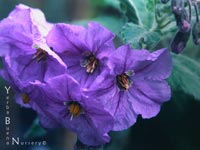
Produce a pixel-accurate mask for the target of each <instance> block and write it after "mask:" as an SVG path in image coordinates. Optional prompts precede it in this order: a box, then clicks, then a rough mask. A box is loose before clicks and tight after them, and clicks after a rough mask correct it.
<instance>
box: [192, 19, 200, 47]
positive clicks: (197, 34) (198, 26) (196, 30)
mask: <svg viewBox="0 0 200 150" xmlns="http://www.w3.org/2000/svg"><path fill="white" fill-rule="evenodd" d="M192 38H193V42H194V44H196V45H199V44H200V22H195V24H194V25H193V28H192Z"/></svg>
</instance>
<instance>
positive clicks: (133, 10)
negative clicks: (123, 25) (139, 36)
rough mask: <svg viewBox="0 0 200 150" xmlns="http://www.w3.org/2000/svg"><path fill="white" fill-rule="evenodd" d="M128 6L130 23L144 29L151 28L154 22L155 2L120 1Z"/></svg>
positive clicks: (149, 0) (139, 0) (127, 12)
mask: <svg viewBox="0 0 200 150" xmlns="http://www.w3.org/2000/svg"><path fill="white" fill-rule="evenodd" d="M120 1H121V3H122V4H123V5H125V6H126V16H127V17H128V19H129V21H131V22H133V23H135V24H138V25H140V26H143V27H148V28H151V27H152V25H153V22H154V2H153V0H148V1H147V0H120Z"/></svg>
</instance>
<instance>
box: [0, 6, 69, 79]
mask: <svg viewBox="0 0 200 150" xmlns="http://www.w3.org/2000/svg"><path fill="white" fill-rule="evenodd" d="M51 27H52V25H51V24H49V23H48V22H46V20H45V18H44V15H43V13H42V12H41V11H40V10H38V9H33V8H29V7H27V6H25V5H22V4H20V5H18V6H16V8H15V9H14V10H13V11H12V12H11V13H10V14H9V16H8V17H7V18H5V19H4V20H2V21H1V22H0V49H1V51H0V56H2V57H3V64H4V71H6V72H7V73H3V74H4V75H5V74H7V75H10V73H11V72H12V74H14V75H12V76H15V77H16V78H17V80H18V79H19V80H20V81H24V82H29V81H35V80H40V81H44V80H46V79H47V78H49V77H52V76H56V75H59V74H62V73H64V72H65V71H66V65H65V64H64V62H63V61H62V60H61V59H60V58H59V56H58V55H57V54H56V53H54V52H53V51H52V50H51V49H50V48H49V47H48V46H47V45H46V40H45V37H46V35H47V33H48V31H49V30H50V29H51ZM4 78H5V79H8V78H7V77H5V76H4ZM10 82H12V81H10Z"/></svg>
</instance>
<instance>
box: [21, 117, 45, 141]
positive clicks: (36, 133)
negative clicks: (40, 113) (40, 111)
mask: <svg viewBox="0 0 200 150" xmlns="http://www.w3.org/2000/svg"><path fill="white" fill-rule="evenodd" d="M46 133H47V132H46V130H44V129H43V128H42V127H41V126H40V123H39V119H38V118H36V119H35V120H34V121H33V123H32V125H31V127H30V128H29V129H28V130H27V132H26V133H25V134H24V138H35V137H41V136H44V135H45V134H46Z"/></svg>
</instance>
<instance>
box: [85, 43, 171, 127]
mask: <svg viewBox="0 0 200 150" xmlns="http://www.w3.org/2000/svg"><path fill="white" fill-rule="evenodd" d="M109 66H110V68H111V70H112V72H111V73H109V72H106V71H105V72H103V73H102V75H101V76H99V77H98V78H97V79H96V81H95V82H94V83H93V84H92V85H91V86H90V87H89V89H88V90H85V94H86V95H88V96H90V97H91V98H92V97H96V98H97V99H98V100H99V102H101V103H103V104H104V107H105V108H106V109H107V110H108V111H109V112H111V114H112V115H113V116H114V118H115V123H114V129H113V130H123V129H127V128H128V127H130V126H131V125H133V124H134V123H135V122H136V118H137V116H138V115H142V117H143V118H151V117H154V116H156V115H157V114H158V112H159V110H160V105H161V104H162V103H163V102H165V101H167V100H169V99H170V96H171V93H170V87H169V86H168V84H167V82H166V81H165V80H164V79H166V78H167V77H168V76H169V75H170V73H171V69H172V62H171V57H170V54H169V52H168V51H167V50H166V49H161V50H158V51H155V52H153V53H150V52H149V51H147V50H131V48H130V47H129V46H128V45H126V46H122V47H120V48H118V49H117V50H116V51H115V52H114V53H113V55H112V56H111V57H110V61H109Z"/></svg>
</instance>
